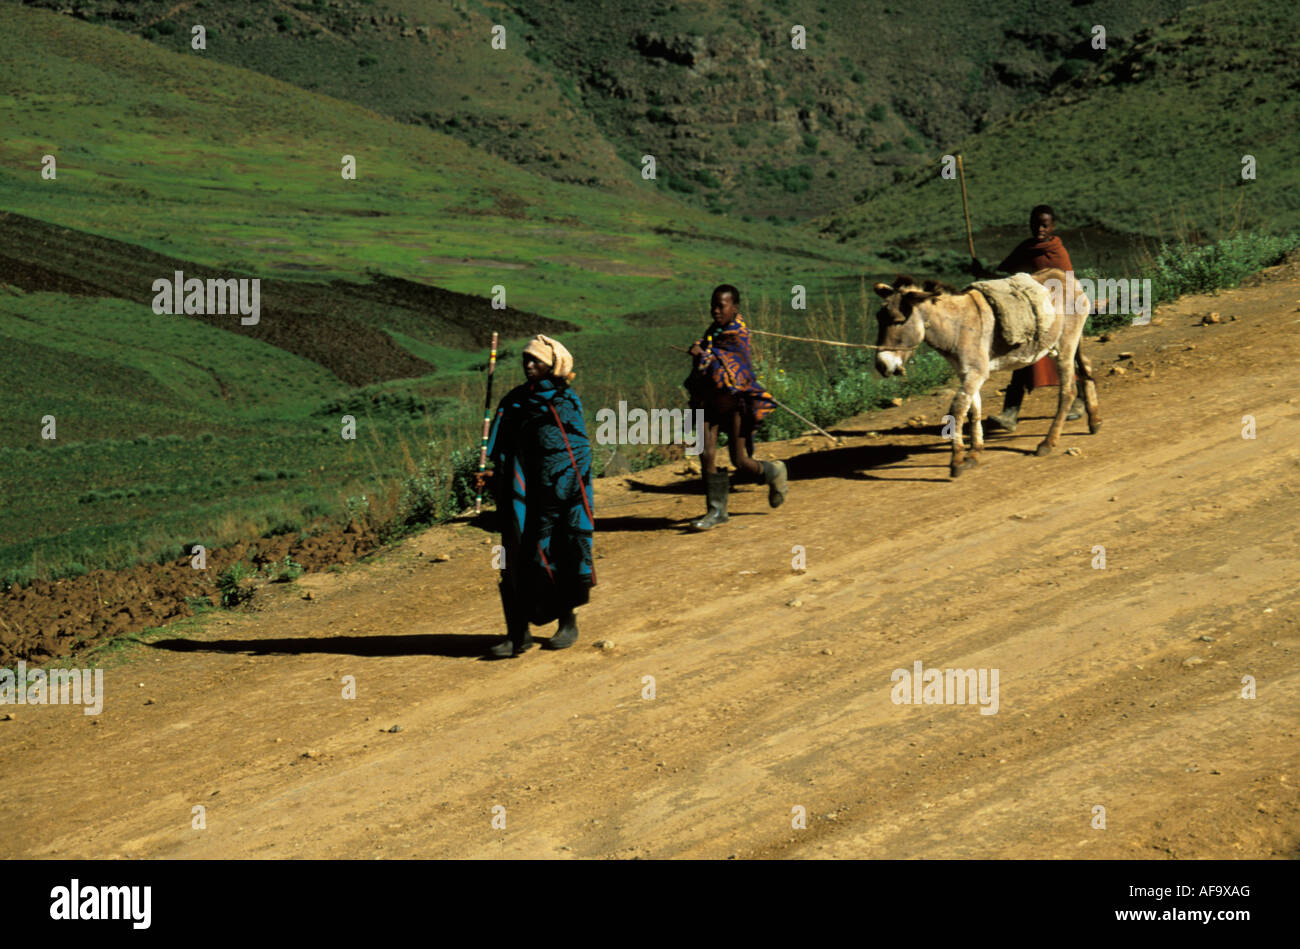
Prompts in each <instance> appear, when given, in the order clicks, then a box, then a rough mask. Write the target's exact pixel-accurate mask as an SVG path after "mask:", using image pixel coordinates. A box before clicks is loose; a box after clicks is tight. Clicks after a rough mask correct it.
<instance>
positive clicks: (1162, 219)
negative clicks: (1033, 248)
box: [818, 0, 1300, 262]
mask: <svg viewBox="0 0 1300 949" xmlns="http://www.w3.org/2000/svg"><path fill="white" fill-rule="evenodd" d="M943 148H944V150H945V151H950V152H951V151H955V150H957V149H960V150H961V151H962V152H963V153H964V162H965V167H966V178H967V185H968V188H969V191H970V203H971V215H972V218H973V219H974V223H975V225H976V226H977V227H979V228H987V227H999V226H1004V227H1007V228H1010V229H1012V231H1013V232H1014V233H1020V232H1022V231H1023V230H1024V228H1025V222H1026V220H1027V218H1028V211H1029V208H1030V207H1031V206H1032V205H1033V204H1036V203H1039V202H1046V203H1050V204H1052V205H1053V206H1054V207H1055V208H1056V210H1057V213H1058V216H1059V218H1060V220H1061V221H1062V222H1064V223H1065V224H1067V225H1070V226H1075V227H1078V226H1081V225H1089V224H1091V225H1099V226H1101V227H1103V228H1106V229H1109V230H1112V231H1120V232H1131V233H1138V234H1147V235H1155V236H1164V237H1170V238H1172V237H1175V236H1183V237H1185V238H1188V239H1190V240H1193V241H1195V240H1199V239H1205V238H1216V237H1219V236H1221V235H1223V234H1225V233H1229V232H1231V231H1234V230H1269V231H1278V232H1280V231H1286V230H1290V229H1292V228H1295V227H1296V226H1297V225H1298V224H1300V166H1298V165H1297V163H1296V161H1295V156H1296V154H1297V153H1300V7H1297V6H1296V5H1294V4H1256V3H1245V2H1240V0H1219V2H1211V3H1206V4H1204V5H1202V6H1198V7H1196V8H1194V9H1190V10H1188V11H1186V12H1184V13H1183V14H1181V15H1180V16H1179V17H1178V18H1177V19H1176V20H1175V21H1173V22H1171V23H1167V24H1164V25H1161V26H1157V27H1153V28H1151V29H1148V30H1144V31H1143V32H1142V33H1141V34H1140V37H1139V38H1138V40H1137V41H1136V42H1135V43H1134V44H1133V45H1132V46H1131V47H1130V48H1122V49H1118V50H1114V51H1111V52H1108V53H1107V54H1106V56H1105V57H1104V58H1103V59H1102V60H1101V61H1100V62H1098V63H1097V64H1096V65H1094V66H1092V67H1091V68H1090V69H1089V70H1088V71H1087V72H1085V73H1083V74H1081V75H1080V76H1078V77H1077V78H1075V79H1073V80H1072V81H1070V82H1069V83H1067V84H1066V85H1065V86H1064V87H1062V88H1061V89H1059V90H1057V91H1055V92H1054V93H1053V94H1051V95H1050V96H1048V97H1047V98H1046V99H1044V100H1043V101H1041V102H1039V103H1036V104H1034V105H1031V106H1029V107H1027V108H1025V109H1023V110H1022V111H1020V112H1018V113H1016V114H1015V115H1014V116H1012V117H1009V118H1007V119H1005V120H1003V121H1000V122H997V123H995V124H994V125H993V126H992V127H990V128H989V129H987V130H986V131H983V132H981V133H979V134H977V135H974V136H970V137H968V138H965V139H961V138H953V139H951V140H950V141H948V142H947V143H945V144H944V146H943ZM1244 155H1252V156H1254V158H1255V161H1256V165H1257V178H1256V180H1243V178H1242V167H1243V165H1242V158H1243V156H1244ZM818 224H819V225H820V226H821V227H822V228H823V230H824V231H825V233H827V234H829V235H833V236H835V237H837V238H838V239H840V240H842V241H847V242H850V243H858V242H862V241H870V242H871V243H872V244H873V245H874V246H875V247H877V248H879V247H880V246H881V244H882V243H883V242H886V241H888V242H909V241H923V242H928V243H932V244H938V243H942V242H944V241H954V240H957V239H959V237H960V235H961V228H962V218H961V197H960V192H959V190H958V183H957V182H956V181H948V180H941V179H940V177H939V174H938V165H937V163H933V164H932V165H931V166H930V167H928V168H926V169H925V170H924V171H918V172H917V173H915V174H913V175H911V176H909V177H908V178H907V179H906V180H904V181H903V182H902V183H901V184H900V185H899V186H898V187H896V188H889V189H881V190H876V191H873V192H871V193H870V194H869V195H868V196H867V197H866V199H865V200H864V201H862V202H861V203H860V204H857V205H855V206H853V207H851V208H846V209H843V210H840V211H837V212H835V213H833V214H830V215H827V216H826V217H824V218H823V219H822V220H821V221H819V222H818ZM1008 237H1009V235H1008ZM1010 246H1011V245H1010V244H1007V243H1006V242H1005V241H1003V242H1001V243H999V244H998V245H996V246H994V247H988V246H986V245H985V246H982V247H980V248H978V249H979V250H980V252H981V253H983V254H985V255H986V257H987V258H988V259H989V260H994V262H996V261H995V255H996V256H1000V254H999V253H998V252H999V251H1000V252H1001V253H1005V252H1006V250H1009V249H1010Z"/></svg>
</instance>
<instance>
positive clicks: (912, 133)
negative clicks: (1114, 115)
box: [34, 0, 1188, 219]
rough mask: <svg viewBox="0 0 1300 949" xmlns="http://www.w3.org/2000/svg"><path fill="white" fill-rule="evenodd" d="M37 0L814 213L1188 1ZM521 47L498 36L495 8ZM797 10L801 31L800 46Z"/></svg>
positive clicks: (352, 95)
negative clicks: (1098, 46) (496, 42)
mask: <svg viewBox="0 0 1300 949" xmlns="http://www.w3.org/2000/svg"><path fill="white" fill-rule="evenodd" d="M34 5H37V6H43V7H46V8H49V9H53V10H64V11H68V10H73V9H75V15H77V16H80V17H82V18H85V19H87V20H89V21H91V22H97V23H101V24H103V25H107V26H112V27H114V28H117V29H120V30H123V31H128V32H131V33H133V34H135V35H138V36H141V37H145V38H148V39H149V40H150V41H151V42H154V43H156V44H158V45H160V46H162V47H164V48H167V49H171V50H176V51H188V50H189V48H190V41H191V29H192V27H193V25H194V24H195V23H202V24H203V25H204V26H205V28H206V30H207V38H208V49H207V52H206V53H204V54H203V55H205V56H206V57H208V58H211V59H217V60H220V61H222V62H226V63H230V64H234V65H239V66H244V67H247V68H249V69H253V70H256V71H259V72H263V73H265V74H267V75H269V76H273V77H275V78H278V79H282V80H285V81H286V82H291V83H294V84H297V85H299V86H301V87H303V88H305V89H311V90H316V91H320V92H324V93H327V94H329V95H331V96H335V97H337V98H341V99H345V100H348V101H351V102H355V103H358V104H361V105H364V106H366V107H368V108H371V109H374V110H376V111H378V112H383V113H385V114H388V115H391V116H395V117H397V118H399V119H401V120H402V121H407V122H414V123H419V124H424V125H428V126H430V127H432V128H437V129H440V130H442V131H445V132H447V133H448V134H451V135H453V136H455V137H457V138H459V139H460V140H462V141H465V142H469V143H471V144H475V145H480V146H483V147H485V148H487V149H489V150H491V151H492V152H494V153H495V154H497V155H500V156H502V157H504V158H506V159H507V160H508V161H510V162H511V163H513V164H516V165H519V166H522V167H527V168H529V169H530V170H536V171H539V172H541V173H543V174H546V175H548V176H549V177H552V178H554V179H556V180H560V181H572V182H581V183H589V184H599V185H600V186H602V187H603V188H607V189H614V190H620V191H626V190H627V189H628V188H629V187H633V186H635V185H636V183H637V182H638V181H639V178H638V176H637V173H638V171H639V168H640V160H641V156H642V155H644V154H647V153H649V154H653V155H655V156H656V157H657V159H658V162H659V166H660V178H659V182H660V186H661V187H665V188H671V189H672V190H673V191H674V192H675V193H677V194H678V195H680V196H682V197H683V199H684V200H685V201H687V202H688V203H692V204H696V205H698V206H704V207H713V208H720V209H725V210H726V211H728V212H734V213H735V214H737V215H748V216H751V217H754V218H759V219H761V218H765V217H767V216H768V215H774V216H777V217H779V218H781V219H785V218H789V217H794V218H805V217H808V216H810V215H814V214H818V213H824V212H827V211H829V210H831V209H833V208H836V207H838V206H840V205H842V204H843V203H844V202H845V200H846V198H847V197H848V196H850V195H853V194H856V193H857V192H859V191H861V190H862V189H863V188H866V187H876V186H880V185H882V184H888V183H891V182H892V181H893V180H894V177H895V175H896V174H898V173H900V172H905V171H906V170H907V169H909V168H914V167H917V166H920V165H922V164H924V163H925V162H926V161H927V160H928V159H931V158H933V157H934V156H935V155H936V154H938V151H937V149H938V148H939V147H940V144H941V143H944V142H949V141H952V140H954V139H957V138H961V137H964V136H966V135H968V134H970V133H972V132H975V131H978V130H980V129H981V128H983V127H985V126H986V125H987V124H988V123H990V122H991V121H994V120H996V119H997V118H999V117H1002V116H1005V115H1006V114H1007V113H1008V112H1010V111H1013V110H1015V109H1017V108H1019V107H1022V106H1024V105H1026V104H1028V103H1030V102H1033V101H1035V100H1036V99H1038V98H1039V97H1041V96H1042V95H1043V94H1044V93H1045V92H1047V91H1048V90H1050V89H1052V88H1053V87H1054V86H1056V85H1057V84H1059V83H1061V82H1062V81H1064V80H1066V79H1067V78H1068V77H1070V76H1071V75H1073V74H1074V73H1076V72H1077V71H1078V70H1080V69H1081V68H1083V67H1084V66H1085V65H1086V64H1087V62H1088V61H1090V60H1092V59H1094V58H1096V57H1097V56H1098V55H1099V54H1098V53H1097V52H1096V51H1094V50H1092V48H1091V46H1090V44H1089V40H1090V38H1091V33H1090V30H1091V27H1092V26H1093V25H1094V24H1102V25H1104V26H1105V27H1106V30H1107V34H1108V39H1109V43H1110V46H1111V49H1112V50H1115V49H1118V48H1123V47H1124V46H1125V45H1126V44H1127V42H1128V40H1129V38H1130V37H1131V36H1132V34H1133V33H1134V32H1135V31H1136V30H1137V29H1138V28H1139V27H1140V26H1141V25H1144V24H1147V23H1151V22H1154V21H1156V20H1159V19H1161V18H1164V17H1167V16H1169V15H1171V14H1173V13H1175V12H1176V11H1178V10H1180V9H1183V8H1185V7H1186V6H1187V5H1188V2H1187V0H1094V2H1086V3H1085V2H1081V0H1034V2H1032V3H1028V4H1018V5H1010V6H1008V5H1007V4H1004V3H1000V2H998V0H931V2H926V3H921V2H916V0H904V2H899V3H895V4H881V3H878V2H875V0H837V2H833V3H832V2H828V0H747V2H744V3H740V2H723V0H703V2H699V0H697V2H691V3H681V2H668V0H664V2H660V0H651V2H639V3H617V4H611V3H604V2H600V0H519V2H505V3H498V2H489V0H460V2H456V3H447V2H445V0H373V2H372V0H312V2H294V3H266V2H260V0H227V2H222V3H220V4H216V3H208V4H203V3H196V4H175V3H172V2H170V0H82V2H79V3H78V4H76V5H75V8H74V7H70V6H69V5H68V4H67V3H65V2H64V0H39V2H37V3H35V4H34ZM497 24H499V25H501V26H504V27H505V28H506V41H507V42H506V49H504V50H497V49H493V48H492V46H491V45H490V42H489V40H490V37H491V30H492V27H493V26H494V25H497ZM795 25H800V26H803V27H804V28H805V30H806V34H807V43H806V49H803V50H795V49H793V48H792V46H791V29H792V27H793V26H795Z"/></svg>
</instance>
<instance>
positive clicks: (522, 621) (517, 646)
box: [487, 582, 533, 659]
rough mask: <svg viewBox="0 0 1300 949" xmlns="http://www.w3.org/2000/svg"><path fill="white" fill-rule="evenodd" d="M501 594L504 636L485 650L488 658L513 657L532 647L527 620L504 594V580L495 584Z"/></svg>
mask: <svg viewBox="0 0 1300 949" xmlns="http://www.w3.org/2000/svg"><path fill="white" fill-rule="evenodd" d="M497 592H498V593H500V594H501V609H502V612H504V613H505V617H506V630H507V631H508V632H507V634H506V638H505V639H503V640H501V642H499V643H497V644H496V645H495V646H493V647H492V648H490V649H489V650H488V651H487V658H489V659H513V658H514V657H515V656H518V655H522V654H523V653H526V652H527V651H528V650H530V649H532V648H533V636H532V634H531V633H530V632H529V631H528V620H527V619H526V618H525V617H523V616H521V615H519V612H518V610H516V609H515V608H514V606H513V605H512V604H511V602H510V598H509V596H507V594H506V585H505V583H504V582H502V583H499V584H497Z"/></svg>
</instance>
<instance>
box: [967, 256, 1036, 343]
mask: <svg viewBox="0 0 1300 949" xmlns="http://www.w3.org/2000/svg"><path fill="white" fill-rule="evenodd" d="M966 289H967V290H978V291H979V292H980V293H982V294H983V295H984V299H985V300H988V301H989V306H990V307H992V308H993V316H994V318H995V319H996V320H997V326H998V329H999V330H1000V331H1001V333H1002V338H1003V339H1005V340H1006V341H1007V342H1008V343H1009V344H1010V345H1012V346H1021V345H1023V344H1025V343H1032V344H1034V346H1035V347H1036V348H1038V349H1042V348H1044V346H1043V343H1044V342H1045V341H1046V338H1047V333H1048V331H1049V330H1050V329H1051V327H1052V321H1053V319H1055V317H1056V311H1055V310H1054V309H1053V307H1052V294H1051V292H1050V291H1049V290H1048V289H1047V288H1046V287H1045V286H1043V285H1042V284H1041V283H1039V282H1038V281H1037V280H1035V279H1034V278H1033V277H1031V276H1029V274H1027V273H1018V274H1014V275H1012V276H1010V277H1007V278H1006V279H1004V280H979V281H976V282H975V283H972V284H971V285H970V286H969V287H967V288H966Z"/></svg>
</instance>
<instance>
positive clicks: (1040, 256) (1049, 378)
mask: <svg viewBox="0 0 1300 949" xmlns="http://www.w3.org/2000/svg"><path fill="white" fill-rule="evenodd" d="M1048 267H1058V268H1060V269H1061V270H1065V271H1067V272H1068V271H1071V270H1074V265H1073V264H1071V263H1070V255H1069V253H1068V252H1067V251H1066V249H1065V245H1064V244H1062V243H1061V239H1060V238H1059V237H1057V236H1056V235H1052V236H1051V237H1048V238H1045V239H1043V240H1041V241H1040V240H1039V239H1038V238H1036V237H1027V238H1025V239H1024V240H1023V241H1021V242H1020V243H1019V244H1018V245H1017V246H1016V249H1015V250H1013V251H1012V252H1011V253H1009V254H1007V259H1006V260H1004V261H1002V263H1001V264H999V265H998V270H1001V271H1003V272H1004V273H1033V272H1034V271H1036V270H1045V269H1047V268H1048ZM1030 370H1031V374H1030V378H1029V382H1028V386H1029V389H1030V390H1033V389H1036V388H1038V387H1039V386H1059V385H1060V384H1061V377H1060V376H1059V375H1058V374H1057V371H1056V360H1055V359H1053V358H1052V357H1051V356H1044V357H1043V358H1042V359H1040V360H1038V362H1036V363H1034V364H1033V366H1031V367H1030Z"/></svg>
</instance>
